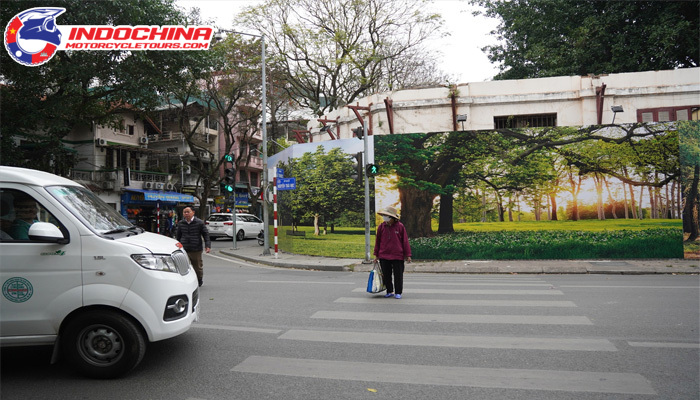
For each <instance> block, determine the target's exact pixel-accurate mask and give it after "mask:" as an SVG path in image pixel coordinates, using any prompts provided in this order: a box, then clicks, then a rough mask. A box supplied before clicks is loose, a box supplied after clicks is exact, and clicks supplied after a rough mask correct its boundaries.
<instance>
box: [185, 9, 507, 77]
mask: <svg viewBox="0 0 700 400" xmlns="http://www.w3.org/2000/svg"><path fill="white" fill-rule="evenodd" d="M261 2H262V1H261V0H177V1H176V2H175V4H176V5H178V6H179V7H181V8H185V9H190V8H193V7H198V8H199V9H200V12H201V15H202V17H203V19H204V20H210V19H211V20H214V21H215V22H214V24H215V25H216V26H217V27H220V28H224V29H235V28H237V27H236V26H235V24H234V16H235V14H236V13H238V12H239V11H240V10H241V9H242V8H244V7H246V6H249V5H255V4H259V3H261ZM473 10H474V7H473V6H471V5H469V3H468V2H467V1H466V0H464V1H460V0H436V1H435V2H434V5H433V8H432V9H430V10H429V11H433V12H436V13H438V14H440V15H441V16H442V18H443V19H444V21H445V31H446V32H449V33H450V36H447V37H444V38H439V39H436V40H433V41H431V42H430V44H429V45H430V46H431V47H433V48H435V49H439V50H440V51H441V52H442V53H443V54H442V59H441V60H440V61H439V62H438V63H437V64H438V65H440V66H441V67H442V69H443V70H444V72H446V73H448V74H449V75H451V76H453V77H454V78H455V79H456V83H469V82H482V81H487V80H491V78H492V77H493V76H494V75H496V74H497V73H498V68H497V66H496V65H494V64H491V62H490V61H489V60H488V57H487V56H486V53H484V52H482V51H481V48H482V47H483V46H486V45H490V44H495V43H496V39H495V38H494V37H493V36H492V35H491V34H490V32H491V31H492V30H494V29H495V28H496V26H497V25H498V21H497V20H496V19H492V18H486V17H483V16H481V17H474V16H473V15H472V11H473Z"/></svg>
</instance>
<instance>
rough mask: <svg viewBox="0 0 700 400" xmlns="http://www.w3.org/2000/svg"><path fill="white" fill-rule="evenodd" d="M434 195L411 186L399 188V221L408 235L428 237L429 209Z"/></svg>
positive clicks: (430, 230)
mask: <svg viewBox="0 0 700 400" xmlns="http://www.w3.org/2000/svg"><path fill="white" fill-rule="evenodd" d="M435 197H436V195H435V194H434V193H430V192H427V191H423V190H420V189H417V188H413V187H404V188H399V200H400V202H401V222H402V223H403V224H404V226H405V227H406V231H407V232H408V237H411V238H417V237H430V236H433V230H432V228H431V227H430V210H431V209H432V207H433V200H434V199H435Z"/></svg>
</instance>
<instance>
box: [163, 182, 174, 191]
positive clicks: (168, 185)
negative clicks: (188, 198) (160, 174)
mask: <svg viewBox="0 0 700 400" xmlns="http://www.w3.org/2000/svg"><path fill="white" fill-rule="evenodd" d="M165 190H175V185H173V184H172V183H168V184H166V185H165Z"/></svg>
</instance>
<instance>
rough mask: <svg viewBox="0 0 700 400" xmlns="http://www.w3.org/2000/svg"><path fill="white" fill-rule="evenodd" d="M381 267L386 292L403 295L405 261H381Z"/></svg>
mask: <svg viewBox="0 0 700 400" xmlns="http://www.w3.org/2000/svg"><path fill="white" fill-rule="evenodd" d="M379 265H380V266H381V267H382V278H383V279H384V286H386V292H387V293H395V294H401V293H403V269H404V261H403V260H383V259H379ZM392 275H393V282H392Z"/></svg>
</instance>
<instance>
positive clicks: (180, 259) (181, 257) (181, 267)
mask: <svg viewBox="0 0 700 400" xmlns="http://www.w3.org/2000/svg"><path fill="white" fill-rule="evenodd" d="M172 257H173V260H174V261H175V266H177V270H178V271H180V275H187V274H188V273H190V258H189V257H187V254H185V253H184V252H183V251H181V250H178V251H176V252H174V253H173V254H172Z"/></svg>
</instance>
